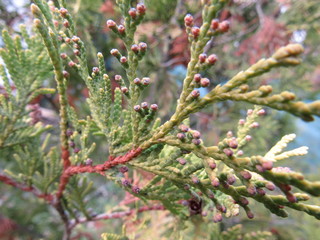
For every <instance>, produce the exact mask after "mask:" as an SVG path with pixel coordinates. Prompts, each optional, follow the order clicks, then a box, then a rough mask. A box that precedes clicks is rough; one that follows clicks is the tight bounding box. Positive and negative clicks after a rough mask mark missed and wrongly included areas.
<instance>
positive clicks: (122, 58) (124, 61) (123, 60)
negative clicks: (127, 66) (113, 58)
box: [120, 56, 128, 64]
mask: <svg viewBox="0 0 320 240" xmlns="http://www.w3.org/2000/svg"><path fill="white" fill-rule="evenodd" d="M127 61H128V60H127V58H126V57H125V56H122V57H121V58H120V62H121V63H122V64H124V63H126V62H127Z"/></svg>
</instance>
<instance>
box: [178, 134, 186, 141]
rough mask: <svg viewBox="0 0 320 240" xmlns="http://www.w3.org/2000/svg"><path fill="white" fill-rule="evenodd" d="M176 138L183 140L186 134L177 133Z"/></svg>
mask: <svg viewBox="0 0 320 240" xmlns="http://www.w3.org/2000/svg"><path fill="white" fill-rule="evenodd" d="M177 138H178V139H180V140H184V139H185V138H186V135H185V134H184V133H178V134H177Z"/></svg>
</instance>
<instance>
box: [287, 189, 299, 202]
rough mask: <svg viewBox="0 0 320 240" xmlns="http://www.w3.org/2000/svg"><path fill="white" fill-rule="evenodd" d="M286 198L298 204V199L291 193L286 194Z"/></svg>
mask: <svg viewBox="0 0 320 240" xmlns="http://www.w3.org/2000/svg"><path fill="white" fill-rule="evenodd" d="M286 198H287V200H288V201H289V202H291V203H295V202H297V198H296V197H295V196H294V195H293V194H292V193H290V192H288V193H286Z"/></svg>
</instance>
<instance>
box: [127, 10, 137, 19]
mask: <svg viewBox="0 0 320 240" xmlns="http://www.w3.org/2000/svg"><path fill="white" fill-rule="evenodd" d="M128 13H129V15H130V17H132V18H133V19H135V18H136V17H137V9H135V8H130V10H129V12H128Z"/></svg>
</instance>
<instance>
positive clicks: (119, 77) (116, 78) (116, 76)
mask: <svg viewBox="0 0 320 240" xmlns="http://www.w3.org/2000/svg"><path fill="white" fill-rule="evenodd" d="M114 80H115V81H116V82H120V81H121V80H122V77H121V75H115V76H114Z"/></svg>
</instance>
